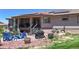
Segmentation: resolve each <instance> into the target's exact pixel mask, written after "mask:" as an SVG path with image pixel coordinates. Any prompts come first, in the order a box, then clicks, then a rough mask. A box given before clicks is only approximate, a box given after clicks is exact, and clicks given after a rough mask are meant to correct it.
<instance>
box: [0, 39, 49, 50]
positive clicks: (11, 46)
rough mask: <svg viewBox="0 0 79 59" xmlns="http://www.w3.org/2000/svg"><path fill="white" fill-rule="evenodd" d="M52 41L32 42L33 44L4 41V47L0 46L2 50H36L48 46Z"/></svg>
mask: <svg viewBox="0 0 79 59" xmlns="http://www.w3.org/2000/svg"><path fill="white" fill-rule="evenodd" d="M49 43H50V41H49V40H48V42H46V41H45V40H41V39H40V40H39V39H37V40H32V41H31V43H27V44H25V42H24V41H23V40H21V41H4V42H2V45H1V46H0V49H17V48H25V47H29V48H34V47H36V46H42V45H47V44H49Z"/></svg>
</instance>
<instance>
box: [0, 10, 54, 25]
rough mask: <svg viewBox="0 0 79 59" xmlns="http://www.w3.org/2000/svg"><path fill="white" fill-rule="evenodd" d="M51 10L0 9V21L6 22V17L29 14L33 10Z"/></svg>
mask: <svg viewBox="0 0 79 59" xmlns="http://www.w3.org/2000/svg"><path fill="white" fill-rule="evenodd" d="M52 10H55V9H0V21H1V22H3V23H6V24H7V23H8V20H6V18H9V17H11V16H16V15H22V14H30V13H34V12H47V11H52Z"/></svg>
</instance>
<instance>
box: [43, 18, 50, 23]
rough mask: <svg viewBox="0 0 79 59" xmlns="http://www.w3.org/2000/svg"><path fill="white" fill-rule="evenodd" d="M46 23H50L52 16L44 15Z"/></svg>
mask: <svg viewBox="0 0 79 59" xmlns="http://www.w3.org/2000/svg"><path fill="white" fill-rule="evenodd" d="M43 22H44V23H50V22H51V21H50V17H44V20H43Z"/></svg>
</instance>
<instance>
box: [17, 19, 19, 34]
mask: <svg viewBox="0 0 79 59" xmlns="http://www.w3.org/2000/svg"><path fill="white" fill-rule="evenodd" d="M19 21H20V19H19V18H18V19H17V31H18V33H19V32H20V28H19Z"/></svg>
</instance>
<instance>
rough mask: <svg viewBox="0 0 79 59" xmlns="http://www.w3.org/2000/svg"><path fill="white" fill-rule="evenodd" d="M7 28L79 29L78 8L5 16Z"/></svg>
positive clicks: (29, 30) (27, 29)
mask: <svg viewBox="0 0 79 59" xmlns="http://www.w3.org/2000/svg"><path fill="white" fill-rule="evenodd" d="M7 19H8V20H9V28H13V29H14V30H16V31H27V32H32V29H34V28H40V29H52V28H63V26H64V27H65V28H66V29H75V30H79V9H69V10H64V11H56V12H55V11H51V12H37V13H32V14H24V15H19V16H12V17H11V18H7Z"/></svg>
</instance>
